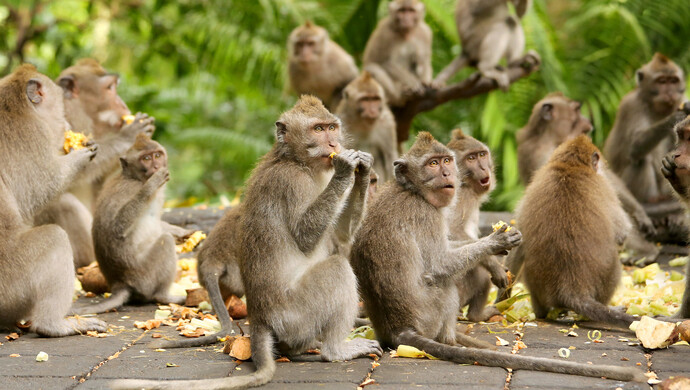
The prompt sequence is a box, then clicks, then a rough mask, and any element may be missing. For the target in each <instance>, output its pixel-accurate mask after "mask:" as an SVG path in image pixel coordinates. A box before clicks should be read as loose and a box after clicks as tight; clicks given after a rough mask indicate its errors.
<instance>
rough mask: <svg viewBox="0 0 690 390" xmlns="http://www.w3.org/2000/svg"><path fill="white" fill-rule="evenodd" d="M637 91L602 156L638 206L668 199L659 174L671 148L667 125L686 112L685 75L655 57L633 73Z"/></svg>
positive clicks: (623, 107)
mask: <svg viewBox="0 0 690 390" xmlns="http://www.w3.org/2000/svg"><path fill="white" fill-rule="evenodd" d="M636 76H637V88H635V90H633V91H632V92H630V93H628V94H627V95H625V97H624V98H623V100H622V101H621V104H620V107H619V108H618V114H617V115H616V121H615V123H614V124H613V129H611V133H610V134H609V136H608V138H607V139H606V144H605V145H604V155H605V156H606V158H607V159H608V161H609V164H610V166H611V170H613V172H615V173H616V174H617V175H618V176H619V177H620V178H621V179H622V180H623V182H625V184H626V185H627V186H628V189H629V190H630V192H632V194H633V195H634V196H635V198H637V200H638V201H640V202H641V203H654V202H659V201H662V200H668V199H669V198H670V197H671V193H672V191H671V188H670V187H669V186H668V185H667V184H666V181H665V180H664V177H663V176H662V175H661V172H660V168H661V160H662V159H663V157H664V155H666V153H668V152H670V151H671V149H673V142H674V133H673V126H674V125H675V124H676V123H678V122H680V121H681V120H682V119H684V118H685V116H686V115H687V114H690V105H684V106H683V108H682V109H680V110H679V105H680V104H681V102H683V100H684V99H685V96H684V93H685V76H684V75H683V71H682V70H681V69H680V68H679V67H678V66H677V65H676V64H675V63H674V62H673V61H671V60H670V59H669V58H667V57H665V56H664V55H662V54H659V53H656V54H654V57H653V58H652V60H651V61H650V62H649V63H647V64H645V65H644V66H642V67H641V68H640V69H639V70H638V71H637V74H636Z"/></svg>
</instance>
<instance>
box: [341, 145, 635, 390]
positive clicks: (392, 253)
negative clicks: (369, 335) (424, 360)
mask: <svg viewBox="0 0 690 390" xmlns="http://www.w3.org/2000/svg"><path fill="white" fill-rule="evenodd" d="M455 175H456V168H455V162H454V161H453V152H451V151H450V150H449V149H448V148H446V147H445V146H444V145H443V144H441V143H439V142H437V141H436V140H434V138H433V137H432V136H431V134H429V133H426V132H422V133H419V135H418V136H417V140H416V142H415V144H414V145H413V146H412V148H410V150H409V152H408V153H407V154H405V155H404V156H402V158H401V159H399V160H397V161H396V162H395V179H396V181H395V182H390V183H388V184H387V185H386V187H384V189H383V190H382V191H381V193H380V194H379V195H378V197H377V199H376V201H374V204H373V205H372V206H371V207H370V208H369V210H368V212H367V216H366V218H365V220H364V222H363V223H362V227H361V228H360V230H359V231H358V233H357V236H356V238H355V243H354V245H353V247H352V254H351V256H350V260H351V263H352V267H353V269H354V271H355V273H356V275H357V279H358V281H359V282H360V290H361V293H362V297H363V298H364V304H365V307H366V309H367V312H368V313H369V315H370V318H371V322H372V325H373V327H374V330H375V331H376V335H377V337H379V339H380V340H381V341H382V342H383V343H384V344H385V345H387V346H392V347H395V346H397V345H399V344H406V345H411V346H414V347H416V348H419V349H421V350H423V351H426V352H427V353H429V354H431V355H433V356H435V357H437V358H440V359H444V360H450V361H454V362H457V363H464V364H481V365H486V366H494V367H510V368H513V369H530V370H540V371H551V372H560V373H566V374H578V375H587V376H593V377H602V376H605V377H608V378H611V379H619V380H638V381H646V377H645V376H644V374H643V373H642V371H638V370H635V369H632V368H623V367H614V366H594V365H588V364H580V363H572V362H566V361H558V360H551V359H544V358H536V357H527V356H520V355H512V354H506V353H501V352H496V351H488V350H482V349H476V348H460V347H456V346H453V344H455V342H456V334H455V326H456V318H457V313H458V310H459V307H458V292H457V289H456V287H455V278H457V277H458V276H460V275H462V274H463V273H465V272H467V271H468V270H470V269H472V268H473V267H476V266H477V265H478V263H479V262H480V261H481V259H482V258H484V257H485V256H486V255H490V254H498V253H501V252H503V251H505V250H507V249H510V248H513V247H515V246H516V245H518V244H519V243H520V239H521V236H520V232H518V231H517V229H511V231H510V232H508V231H506V228H507V226H504V227H502V228H501V229H499V230H497V231H496V232H494V233H492V234H491V235H489V236H488V237H485V238H482V239H481V240H479V241H477V242H474V243H472V244H468V245H464V246H459V245H458V244H459V243H457V242H454V241H448V238H447V233H448V230H447V226H446V221H445V217H444V211H445V210H444V209H445V208H447V207H448V206H449V205H451V204H452V202H453V198H454V197H455V185H456V177H455ZM401 226H402V227H404V229H401Z"/></svg>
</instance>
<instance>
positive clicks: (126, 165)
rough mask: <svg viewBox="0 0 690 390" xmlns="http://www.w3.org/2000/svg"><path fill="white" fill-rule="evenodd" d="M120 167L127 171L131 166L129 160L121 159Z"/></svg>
mask: <svg viewBox="0 0 690 390" xmlns="http://www.w3.org/2000/svg"><path fill="white" fill-rule="evenodd" d="M120 165H121V166H122V170H125V169H127V167H128V166H129V164H128V163H127V160H126V159H125V158H124V157H120Z"/></svg>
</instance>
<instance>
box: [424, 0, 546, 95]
mask: <svg viewBox="0 0 690 390" xmlns="http://www.w3.org/2000/svg"><path fill="white" fill-rule="evenodd" d="M509 2H511V3H513V5H515V8H516V13H517V17H516V16H513V15H511V14H510V11H509V10H508V3H509ZM530 4H531V0H458V4H457V7H456V8H455V23H456V25H457V28H458V35H459V36H460V42H461V43H462V53H461V54H460V56H459V57H457V58H456V59H455V60H453V62H451V63H450V64H448V66H446V67H445V68H444V69H443V70H442V71H441V73H439V74H438V76H436V79H435V80H434V82H436V83H439V84H443V83H445V82H446V81H448V79H450V78H451V77H453V75H455V73H457V72H458V71H459V70H460V69H462V68H464V67H465V66H468V65H471V66H476V67H477V69H479V71H480V72H481V74H482V75H483V76H484V77H488V78H490V79H494V80H496V83H497V84H498V86H499V87H500V88H501V89H503V90H506V89H508V86H509V85H510V78H509V77H508V74H507V73H506V72H505V69H503V67H501V66H499V65H498V63H499V62H500V61H501V59H505V60H506V63H507V65H508V66H511V65H513V64H515V63H517V62H519V61H520V59H521V57H522V53H523V52H524V51H525V33H524V32H523V31H522V26H521V25H520V19H522V17H523V16H524V15H525V13H526V12H527V10H528V9H529V7H530ZM532 55H534V54H532Z"/></svg>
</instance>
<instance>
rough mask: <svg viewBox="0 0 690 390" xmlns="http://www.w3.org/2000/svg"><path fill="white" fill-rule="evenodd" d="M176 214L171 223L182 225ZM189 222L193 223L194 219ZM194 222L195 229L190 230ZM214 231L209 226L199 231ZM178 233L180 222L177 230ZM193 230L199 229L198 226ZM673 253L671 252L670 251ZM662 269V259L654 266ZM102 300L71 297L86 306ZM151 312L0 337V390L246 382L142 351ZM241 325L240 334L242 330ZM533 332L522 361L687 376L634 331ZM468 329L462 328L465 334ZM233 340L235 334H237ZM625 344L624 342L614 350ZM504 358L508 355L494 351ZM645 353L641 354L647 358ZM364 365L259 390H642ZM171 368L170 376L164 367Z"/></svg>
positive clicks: (465, 370) (455, 368) (239, 369)
mask: <svg viewBox="0 0 690 390" xmlns="http://www.w3.org/2000/svg"><path fill="white" fill-rule="evenodd" d="M183 214H184V213H180V214H179V216H183ZM509 217H510V216H509V215H505V214H483V216H482V221H483V223H482V225H484V226H485V225H486V224H487V221H492V222H495V220H498V219H503V220H506V221H507V220H509ZM192 219H194V218H192ZM190 223H193V222H190ZM214 223H215V221H214V220H212V218H211V219H209V220H208V221H206V222H204V223H203V225H204V228H205V230H206V229H210V227H211V226H213V224H214ZM181 224H185V223H181ZM200 225H201V224H200ZM671 252H673V251H671ZM661 265H662V268H666V266H667V259H662V261H661ZM99 299H102V298H84V297H81V298H79V300H78V302H77V304H78V305H85V304H88V303H90V302H92V301H94V300H99ZM156 308H157V307H156V306H155V305H147V306H127V307H125V308H123V309H121V310H120V311H118V312H111V313H105V314H101V315H99V316H98V317H99V318H101V319H102V320H104V321H106V322H107V323H108V324H110V332H109V333H110V334H111V336H110V337H106V338H93V337H88V336H71V337H64V338H57V339H48V338H39V337H37V336H36V335H35V334H25V335H22V336H21V337H19V339H17V340H14V341H8V340H7V339H6V338H5V336H7V335H8V334H9V333H7V332H5V333H2V332H0V343H2V345H0V389H8V390H10V389H22V390H24V389H106V388H108V383H109V381H111V380H113V379H117V378H142V379H202V378H219V377H224V376H228V375H230V376H234V375H246V374H248V373H250V372H252V371H253V370H254V365H253V363H251V362H244V363H238V362H237V361H235V360H234V359H233V358H231V357H229V356H227V355H224V354H223V353H222V352H221V351H220V349H221V346H220V345H215V346H207V347H202V348H186V349H177V350H174V349H173V350H167V351H163V352H156V351H154V350H153V349H151V348H148V347H147V346H146V344H147V343H148V342H150V341H152V340H153V338H152V334H153V333H161V334H162V335H163V336H164V337H166V338H179V337H181V336H179V335H178V334H177V333H178V332H177V331H175V329H173V328H172V327H168V326H162V327H160V328H158V329H154V330H151V331H143V330H140V329H137V328H135V327H134V326H133V323H134V321H144V320H148V319H152V318H153V316H154V311H155V310H156ZM243 323H244V321H240V325H241V326H242V328H243V329H244V330H246V329H247V326H245V325H243ZM534 324H536V326H525V327H524V328H523V329H522V332H523V336H522V341H523V342H524V343H525V345H526V346H527V348H525V349H522V350H520V351H519V354H521V355H526V356H541V357H549V358H554V359H562V358H560V357H559V356H558V350H559V349H560V348H571V347H574V349H572V348H571V349H570V356H569V358H568V360H569V361H574V362H582V363H588V362H591V363H592V364H609V365H620V366H631V367H638V368H639V369H640V370H645V371H647V370H648V369H651V370H653V371H654V372H656V373H657V374H658V376H659V378H660V379H665V378H668V377H670V376H674V375H676V376H678V375H682V376H690V347H688V346H672V347H670V348H668V349H664V350H656V351H653V352H651V351H648V352H646V351H645V350H643V349H642V347H640V346H637V345H629V343H630V342H634V341H635V336H634V334H633V333H632V332H627V331H623V330H612V329H610V328H609V327H607V326H605V325H601V324H596V323H586V322H578V325H579V326H580V328H579V329H575V332H577V333H578V337H568V336H566V335H565V334H564V333H562V332H561V331H560V330H561V329H569V327H570V326H571V323H566V322H561V323H554V322H535V323H534ZM467 325H469V323H465V325H464V326H467ZM591 329H599V330H601V332H602V337H601V340H603V341H604V342H603V343H592V342H591V341H589V339H588V337H587V331H588V330H591ZM235 331H236V332H237V333H239V332H240V330H239V328H236V329H235ZM515 331H516V329H515V328H504V327H502V326H501V325H499V324H474V325H473V326H472V327H471V329H469V330H468V333H469V334H471V335H473V336H476V337H479V338H480V339H484V340H486V341H489V342H492V343H493V342H495V341H496V338H495V337H496V336H499V337H501V338H503V339H505V340H507V341H509V342H510V343H511V345H512V344H513V342H514V341H515V338H516V336H515V334H514V333H515ZM621 338H627V339H629V341H621V340H620V339H621ZM499 350H501V351H505V352H509V351H510V350H511V346H505V347H499ZM40 351H44V352H46V353H48V355H49V359H48V361H46V362H37V361H36V355H37V354H38V353H39V352H40ZM646 353H649V354H647V355H646ZM372 362H373V360H372V359H369V358H362V359H356V360H353V361H347V362H334V363H325V362H321V361H320V359H319V356H317V355H305V356H302V357H300V358H299V359H297V358H293V359H292V361H291V362H285V363H278V370H277V372H276V375H275V377H274V378H273V381H272V382H271V383H269V384H268V385H266V386H264V388H266V389H288V390H290V389H312V388H313V389H355V388H357V386H358V385H359V384H360V383H362V382H363V381H364V380H365V379H367V378H368V377H370V378H372V379H373V380H374V382H373V383H372V384H369V385H368V386H366V387H365V390H377V389H417V388H424V389H451V388H453V389H457V388H462V389H595V388H596V389H599V388H601V389H617V388H621V389H649V388H650V386H648V385H646V384H641V383H624V382H620V381H613V380H605V379H598V378H583V377H576V376H571V375H563V374H551V373H540V372H531V371H523V370H518V371H515V372H513V373H512V374H509V373H508V371H507V370H504V369H502V368H494V367H480V366H471V365H458V364H454V363H449V362H443V361H435V360H434V361H431V360H422V359H405V358H392V357H391V356H390V353H389V352H388V351H386V352H385V353H384V356H383V358H381V359H380V360H379V362H378V363H380V365H379V366H377V367H375V368H374V365H372ZM169 363H171V364H172V365H174V367H168V366H169V365H171V364H169Z"/></svg>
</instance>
